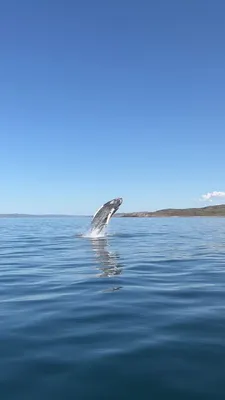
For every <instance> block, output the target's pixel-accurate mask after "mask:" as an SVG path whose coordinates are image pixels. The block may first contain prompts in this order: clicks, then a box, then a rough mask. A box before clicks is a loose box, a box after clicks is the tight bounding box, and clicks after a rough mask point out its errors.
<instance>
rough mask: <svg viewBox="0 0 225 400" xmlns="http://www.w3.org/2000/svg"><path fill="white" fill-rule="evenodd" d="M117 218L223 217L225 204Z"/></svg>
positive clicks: (70, 216) (55, 216)
mask: <svg viewBox="0 0 225 400" xmlns="http://www.w3.org/2000/svg"><path fill="white" fill-rule="evenodd" d="M74 217H87V218H90V217H91V215H72V214H71V215H68V214H17V213H13V214H0V218H74ZM114 217H117V218H160V217H161V218H162V217H225V204H221V205H217V206H208V207H201V208H181V209H176V208H168V209H164V210H158V211H153V212H151V211H140V212H132V213H116V214H115V215H114Z"/></svg>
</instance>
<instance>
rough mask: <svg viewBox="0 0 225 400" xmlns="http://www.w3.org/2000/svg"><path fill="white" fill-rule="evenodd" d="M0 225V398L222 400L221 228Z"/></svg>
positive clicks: (129, 222) (158, 222)
mask: <svg viewBox="0 0 225 400" xmlns="http://www.w3.org/2000/svg"><path fill="white" fill-rule="evenodd" d="M88 225H89V219H88V218H40V219H35V218H34V219H32V218H27V219H22V218H21V219H20V218H18V219H0V399H1V400H6V399H7V400H8V399H9V400H14V399H15V400H20V399H21V400H26V399H27V400H28V399H29V400H36V399H37V400H49V399H54V400H59V399H60V400H64V399H76V400H77V399H92V400H101V399H125V400H126V399H129V400H130V399H173V400H176V399H182V400H185V399H204V400H206V399H212V400H214V399H223V400H224V399H225V219H222V218H189V219H188V218H186V219H185V218H168V219H166V218H165V219H164V218H162V219H119V218H114V219H113V220H112V221H111V222H110V225H109V231H108V236H107V238H105V239H99V240H91V239H88V238H82V237H80V236H79V234H81V233H84V232H85V230H86V229H87V227H88Z"/></svg>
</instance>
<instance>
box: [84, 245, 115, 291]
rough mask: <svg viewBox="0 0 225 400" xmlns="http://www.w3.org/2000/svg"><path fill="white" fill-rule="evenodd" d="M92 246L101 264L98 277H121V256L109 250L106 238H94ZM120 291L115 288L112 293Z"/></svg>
mask: <svg viewBox="0 0 225 400" xmlns="http://www.w3.org/2000/svg"><path fill="white" fill-rule="evenodd" d="M91 244H92V248H93V251H94V253H95V255H96V257H97V260H98V263H99V266H98V267H97V268H98V269H99V270H100V271H101V272H100V273H99V274H98V275H97V276H98V277H102V278H106V277H108V278H110V277H112V276H115V275H120V274H121V273H122V265H121V264H120V262H119V255H118V254H117V253H116V252H114V251H110V250H109V245H108V240H107V239H106V238H92V239H91ZM119 289H120V287H113V288H112V289H110V291H111V290H113V291H114V290H119ZM107 291H108V290H107Z"/></svg>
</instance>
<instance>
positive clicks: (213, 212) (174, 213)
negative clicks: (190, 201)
mask: <svg viewBox="0 0 225 400" xmlns="http://www.w3.org/2000/svg"><path fill="white" fill-rule="evenodd" d="M116 215H117V217H121V218H125V217H133V218H143V217H145V218H146V217H148V218H155V217H225V204H221V205H217V206H208V207H201V208H167V209H164V210H158V211H153V212H149V211H141V212H132V213H120V214H119V213H118V214H116Z"/></svg>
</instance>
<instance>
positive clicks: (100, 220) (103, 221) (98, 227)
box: [89, 197, 123, 235]
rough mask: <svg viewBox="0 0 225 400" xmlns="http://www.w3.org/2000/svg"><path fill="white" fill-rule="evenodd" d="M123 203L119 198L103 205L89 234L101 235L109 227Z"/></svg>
mask: <svg viewBox="0 0 225 400" xmlns="http://www.w3.org/2000/svg"><path fill="white" fill-rule="evenodd" d="M122 202H123V199H122V198H121V197H119V198H117V199H113V200H110V201H108V202H107V203H105V204H103V205H102V206H101V207H100V208H99V209H98V210H97V211H96V213H95V214H94V216H93V219H92V221H91V228H90V231H89V233H91V234H95V235H99V234H100V233H101V232H102V230H103V229H104V228H105V226H106V225H108V223H109V220H110V218H111V217H112V216H113V214H115V212H116V211H117V210H118V208H119V207H120V206H121V204H122Z"/></svg>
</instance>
